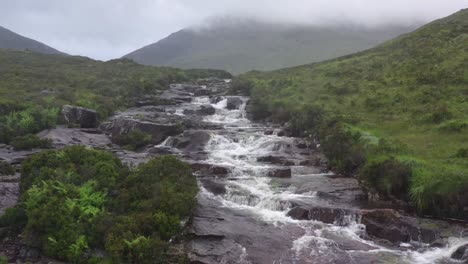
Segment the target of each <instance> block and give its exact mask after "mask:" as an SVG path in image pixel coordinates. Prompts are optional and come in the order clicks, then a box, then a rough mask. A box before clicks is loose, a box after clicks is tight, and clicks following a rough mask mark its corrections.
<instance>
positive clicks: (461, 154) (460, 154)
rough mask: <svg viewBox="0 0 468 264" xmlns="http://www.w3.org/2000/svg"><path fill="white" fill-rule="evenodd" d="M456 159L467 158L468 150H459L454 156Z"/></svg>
mask: <svg viewBox="0 0 468 264" xmlns="http://www.w3.org/2000/svg"><path fill="white" fill-rule="evenodd" d="M455 157H456V158H468V148H460V149H458V151H457V153H456V154H455Z"/></svg>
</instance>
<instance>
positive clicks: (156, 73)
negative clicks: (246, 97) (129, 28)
mask: <svg viewBox="0 0 468 264" xmlns="http://www.w3.org/2000/svg"><path fill="white" fill-rule="evenodd" d="M208 76H220V77H229V76H230V75H229V73H227V72H224V71H218V70H180V69H174V68H158V67H150V66H143V65H139V64H136V63H134V62H133V61H130V60H126V59H123V60H114V61H109V62H100V61H94V60H91V59H88V58H84V57H72V56H63V55H45V54H39V53H32V52H22V51H11V50H1V49H0V142H3V143H5V142H6V143H9V142H10V141H11V140H12V139H13V136H18V135H24V134H28V133H36V132H39V131H40V130H42V129H45V128H47V127H50V126H53V125H54V124H55V123H56V122H57V115H58V112H59V108H60V107H61V106H62V105H64V104H74V105H79V106H83V107H88V108H93V109H96V110H97V111H98V114H99V115H100V117H101V118H104V117H107V116H108V115H110V114H111V113H112V112H113V111H114V110H117V109H119V108H126V107H128V106H129V105H131V104H132V103H133V102H134V101H135V100H136V99H138V98H140V97H142V96H147V95H151V94H154V93H157V92H158V91H160V90H163V89H166V88H167V87H168V86H169V84H170V83H172V82H181V81H186V80H189V79H191V78H198V77H208Z"/></svg>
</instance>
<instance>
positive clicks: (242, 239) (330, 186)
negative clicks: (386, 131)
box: [0, 79, 468, 263]
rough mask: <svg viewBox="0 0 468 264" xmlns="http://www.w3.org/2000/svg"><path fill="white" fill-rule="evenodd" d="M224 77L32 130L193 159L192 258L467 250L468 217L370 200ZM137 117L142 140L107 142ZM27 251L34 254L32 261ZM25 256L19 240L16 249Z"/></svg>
mask: <svg viewBox="0 0 468 264" xmlns="http://www.w3.org/2000/svg"><path fill="white" fill-rule="evenodd" d="M228 87H229V81H227V80H219V79H208V80H202V81H198V82H194V83H191V84H174V85H171V87H170V89H168V90H167V91H165V92H164V93H162V94H161V95H159V97H158V100H154V98H148V99H147V100H142V101H139V102H137V103H136V105H137V106H136V107H134V108H130V109H128V110H126V111H124V112H120V113H116V115H115V116H113V117H112V118H110V119H109V120H108V121H107V122H105V123H103V124H101V125H100V126H99V127H98V128H68V127H58V128H56V129H51V130H47V131H43V132H41V133H40V134H39V135H40V136H41V137H44V138H49V139H51V140H52V141H53V143H54V147H56V148H60V147H63V146H68V145H74V144H81V145H86V146H90V147H96V148H102V149H107V150H110V151H112V152H114V153H115V154H116V155H117V156H119V157H120V158H121V159H122V160H123V161H124V162H126V163H129V164H138V163H140V162H143V161H146V160H147V159H149V158H150V157H153V156H158V155H167V154H171V155H177V156H178V157H180V158H181V159H183V160H185V161H186V162H188V163H190V164H192V168H193V170H194V175H195V176H196V177H197V178H198V179H199V186H200V189H201V190H200V192H199V194H198V204H197V207H196V209H195V211H194V215H193V218H192V219H191V221H190V222H189V224H188V226H187V231H186V240H185V241H184V243H183V247H184V248H185V250H186V251H187V253H188V255H189V258H190V260H191V261H192V262H193V263H460V262H459V260H463V261H466V260H467V259H468V251H467V252H465V249H466V246H465V247H463V245H465V244H467V243H468V233H467V234H465V233H464V230H465V228H466V224H464V223H459V222H457V223H451V222H444V221H436V220H430V219H421V218H416V217H414V216H409V215H406V214H405V213H404V212H398V211H396V210H393V209H388V208H381V207H379V208H376V207H375V206H373V205H370V204H369V203H367V202H366V200H364V199H363V198H364V197H365V195H364V193H363V192H362V190H361V188H360V187H359V184H358V182H357V181H356V180H355V179H353V178H349V177H342V176H337V175H335V174H334V173H333V172H331V171H329V168H328V165H327V159H326V158H325V157H324V156H323V155H322V154H321V153H320V150H319V149H318V148H317V146H315V145H311V144H310V143H308V142H306V141H305V140H303V139H300V138H291V137H286V136H284V135H285V133H283V130H282V128H281V127H279V126H277V125H273V124H261V123H255V122H252V121H250V120H249V119H248V118H247V116H248V115H247V110H248V109H246V108H247V102H248V98H247V97H241V96H226V91H227V88H228ZM155 101H158V102H161V101H163V102H164V105H160V104H159V105H154V104H153V102H155ZM77 111H78V112H77ZM79 111H81V110H70V108H69V107H67V112H68V113H73V114H74V119H75V121H77V122H80V120H77V118H76V116H86V115H79V114H77V113H79ZM88 114H89V113H88ZM88 116H89V115H88ZM90 120H91V121H90ZM93 120H94V119H93V117H89V118H88V120H84V121H83V122H84V123H85V124H90V123H92V122H94V121H93ZM86 126H87V127H88V126H89V125H86ZM135 129H138V130H141V131H143V132H145V133H148V134H149V135H151V141H150V142H151V144H150V145H149V146H148V147H145V148H143V149H141V150H139V151H129V150H125V149H124V148H122V147H120V146H118V145H116V144H115V139H116V138H118V137H119V136H121V135H124V134H126V133H129V132H130V131H132V130H135ZM37 151H38V150H33V151H25V152H16V151H14V150H12V149H11V147H9V146H5V145H3V146H0V159H3V160H6V161H8V162H10V163H12V164H14V165H16V166H20V164H21V161H22V160H24V159H25V158H26V157H27V156H29V155H31V154H32V153H35V152H37ZM18 177H19V175H14V176H2V177H1V178H0V212H1V211H2V210H4V209H5V208H6V207H9V206H12V205H14V204H15V201H16V197H17V195H18V179H19V178H18ZM465 235H466V236H465ZM11 250H13V251H14V250H17V251H19V250H20V249H19V247H17V248H16V249H15V248H14V247H12V249H11ZM1 251H2V250H0V253H1ZM17 255H18V256H19V255H20V254H19V253H18V254H17ZM33 255H34V258H35V259H32V260H33V261H40V256H38V254H33ZM451 257H454V258H457V259H458V260H455V259H453V258H451ZM28 258H29V259H30V260H31V257H28V253H27V252H26V253H24V254H22V255H21V256H19V257H18V259H19V260H21V261H24V260H26V259H28Z"/></svg>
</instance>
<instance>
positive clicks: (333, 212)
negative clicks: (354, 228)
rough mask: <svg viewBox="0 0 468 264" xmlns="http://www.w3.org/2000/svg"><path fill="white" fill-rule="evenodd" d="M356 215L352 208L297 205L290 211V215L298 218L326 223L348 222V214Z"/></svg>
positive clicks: (343, 223)
mask: <svg viewBox="0 0 468 264" xmlns="http://www.w3.org/2000/svg"><path fill="white" fill-rule="evenodd" d="M348 215H356V212H355V211H354V210H352V209H344V208H333V207H311V208H307V207H302V206H296V207H294V208H293V209H291V210H290V211H289V212H288V216H289V217H291V218H293V219H296V220H316V221H320V222H323V223H326V224H339V225H346V224H348V222H347V219H346V216H348Z"/></svg>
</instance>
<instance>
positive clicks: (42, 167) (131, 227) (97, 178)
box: [0, 146, 198, 263]
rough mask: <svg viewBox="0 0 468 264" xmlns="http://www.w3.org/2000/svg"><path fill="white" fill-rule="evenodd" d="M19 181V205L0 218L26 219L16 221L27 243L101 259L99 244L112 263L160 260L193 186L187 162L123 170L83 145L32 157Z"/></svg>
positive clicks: (74, 257) (81, 258)
mask: <svg viewBox="0 0 468 264" xmlns="http://www.w3.org/2000/svg"><path fill="white" fill-rule="evenodd" d="M20 187H21V188H20V189H21V197H20V199H21V201H22V203H21V204H22V205H24V210H23V211H20V210H21V208H20V207H17V210H18V211H12V212H11V213H8V214H7V215H8V217H5V218H0V220H2V219H4V222H5V223H6V224H8V223H10V222H11V221H14V220H15V219H27V221H26V222H25V221H24V220H21V221H23V223H24V224H25V231H24V234H25V237H26V238H27V239H28V240H29V242H31V243H34V244H37V245H39V246H40V247H41V249H42V250H43V251H44V252H45V253H46V254H47V255H48V256H52V257H55V258H58V259H61V260H65V261H69V262H73V263H101V262H102V261H104V260H103V259H102V258H99V257H97V256H93V254H92V252H93V250H94V249H105V250H106V251H107V253H108V254H109V255H110V257H111V258H112V262H115V263H167V261H166V251H167V249H168V246H169V241H170V240H171V239H173V238H175V237H176V236H177V235H178V234H179V233H180V231H181V229H182V226H181V223H182V220H185V219H187V218H188V217H189V215H190V213H191V210H192V208H193V206H194V205H195V195H196V193H197V191H198V187H197V183H196V179H195V178H194V177H193V176H192V171H191V167H190V166H189V165H187V164H185V163H183V162H181V161H179V160H177V159H176V158H175V157H160V158H156V159H153V160H151V161H149V162H148V163H146V164H140V165H139V166H138V167H137V168H135V169H134V170H133V171H130V170H129V168H128V167H126V166H124V165H123V164H122V163H121V162H120V160H118V159H117V158H116V157H115V156H113V155H112V154H111V153H109V152H106V151H100V150H94V149H89V148H85V147H82V146H72V147H67V148H64V149H62V150H53V151H52V150H51V151H44V152H41V153H38V154H35V155H33V156H31V157H30V158H29V159H28V160H26V161H25V162H24V165H23V168H22V177H21V182H20ZM21 212H24V213H23V214H21ZM21 217H22V218H21ZM21 221H19V222H21ZM0 223H1V222H0Z"/></svg>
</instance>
